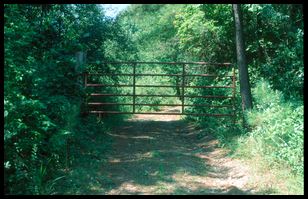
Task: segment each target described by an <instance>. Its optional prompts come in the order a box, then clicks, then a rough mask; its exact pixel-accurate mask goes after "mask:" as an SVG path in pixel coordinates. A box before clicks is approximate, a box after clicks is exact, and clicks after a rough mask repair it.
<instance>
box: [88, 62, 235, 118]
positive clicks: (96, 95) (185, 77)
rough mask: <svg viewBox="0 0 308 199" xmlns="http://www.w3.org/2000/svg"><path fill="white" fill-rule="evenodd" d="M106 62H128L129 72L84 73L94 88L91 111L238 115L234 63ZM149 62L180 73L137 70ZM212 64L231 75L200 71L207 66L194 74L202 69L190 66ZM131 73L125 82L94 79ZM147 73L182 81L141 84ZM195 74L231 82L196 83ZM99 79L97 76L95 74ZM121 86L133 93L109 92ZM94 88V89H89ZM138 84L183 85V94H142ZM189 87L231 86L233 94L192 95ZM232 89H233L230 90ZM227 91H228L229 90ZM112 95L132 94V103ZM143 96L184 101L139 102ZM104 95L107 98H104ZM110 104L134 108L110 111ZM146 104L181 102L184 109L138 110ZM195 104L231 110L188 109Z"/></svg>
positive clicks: (221, 87) (150, 85) (92, 90)
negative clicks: (193, 101)
mask: <svg viewBox="0 0 308 199" xmlns="http://www.w3.org/2000/svg"><path fill="white" fill-rule="evenodd" d="M102 64H108V65H112V66H113V67H117V66H119V65H122V66H123V65H125V67H126V68H129V70H128V71H130V72H128V73H124V74H123V73H122V74H119V73H111V72H110V71H109V72H104V73H91V72H85V73H84V84H85V87H86V89H87V90H91V91H90V92H88V97H89V98H88V100H87V101H86V105H87V110H88V113H92V114H99V116H101V115H106V114H159V115H192V116H214V117H233V118H234V119H235V117H236V114H235V91H236V84H235V81H236V76H235V69H234V67H232V65H231V63H207V62H103V63H102ZM141 65H146V66H147V67H151V66H153V67H154V66H156V67H157V66H166V65H168V66H169V67H170V66H172V67H177V71H178V73H177V74H165V73H164V74H162V73H159V74H158V73H151V74H149V73H147V74H142V73H137V72H136V70H137V69H138V67H139V66H141ZM191 66H192V67H199V68H200V67H211V68H212V69H213V68H214V70H217V69H218V70H219V68H221V67H222V68H224V69H223V70H224V71H227V72H228V74H227V75H225V74H224V75H219V74H218V73H215V72H214V74H211V73H209V72H207V73H202V72H200V71H205V70H199V73H198V74H191V73H190V71H198V70H194V69H190V68H189V67H191ZM103 76H104V77H108V76H113V77H115V76H116V77H125V76H126V77H130V78H131V80H130V81H127V82H126V83H125V84H109V83H99V82H95V80H93V77H96V80H97V79H98V78H99V77H103ZM146 76H151V77H154V76H157V77H159V76H160V77H169V78H173V77H175V78H178V79H180V81H178V84H177V85H152V84H148V83H150V82H148V83H147V84H137V79H138V78H140V77H146ZM192 77H193V78H194V77H200V78H225V80H228V82H229V83H226V84H225V85H194V80H191V79H189V78H192ZM94 79H95V78H94ZM112 87H113V88H114V87H115V88H120V87H127V88H130V89H131V93H124V94H123V93H117V92H115V91H113V92H112V93H106V91H108V89H109V90H112V89H111V88H112ZM89 88H90V89H89ZM101 88H103V89H104V93H102V92H101V91H100V89H101ZM136 88H143V89H148V88H157V89H159V88H176V89H178V90H179V89H180V91H181V92H180V94H179V93H178V94H176V95H174V94H173V95H172V94H170V93H169V92H168V93H165V94H154V93H153V94H138V93H136ZM189 88H198V89H231V90H229V93H231V94H230V95H191V94H187V91H186V90H187V89H189ZM230 91H231V92H230ZM225 93H227V92H225ZM109 97H128V98H130V99H131V102H130V103H127V102H126V103H123V102H118V101H117V102H113V101H108V100H107V99H109ZM143 97H164V98H165V97H168V98H169V97H171V98H172V97H173V98H181V103H176V104H159V103H138V102H136V99H138V98H143ZM102 98H104V99H103V100H102ZM189 98H203V99H210V100H211V101H215V100H219V99H230V103H228V104H219V105H215V104H214V105H213V104H211V103H209V104H208V103H206V104H204V103H199V104H191V103H187V101H188V100H187V99H189ZM110 106H130V107H131V111H110V110H106V109H107V108H106V107H110ZM140 106H141V107H142V106H156V107H160V106H178V107H181V111H180V112H147V111H145V112H141V111H138V110H136V107H140ZM193 106H195V107H196V106H199V107H210V108H212V109H213V108H214V109H217V110H218V109H220V108H227V109H228V110H229V111H230V112H231V113H230V112H229V113H206V112H201V113H191V112H187V111H185V108H186V107H193Z"/></svg>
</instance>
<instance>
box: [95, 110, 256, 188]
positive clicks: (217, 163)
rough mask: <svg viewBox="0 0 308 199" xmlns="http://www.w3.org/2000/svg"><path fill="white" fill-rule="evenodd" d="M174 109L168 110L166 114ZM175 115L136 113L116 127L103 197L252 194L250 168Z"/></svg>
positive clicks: (105, 166)
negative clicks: (107, 188)
mask: <svg viewBox="0 0 308 199" xmlns="http://www.w3.org/2000/svg"><path fill="white" fill-rule="evenodd" d="M170 111H172V110H170ZM198 132H200V130H196V129H195V128H194V126H193V125H192V124H189V123H187V122H185V121H182V120H180V117H179V116H161V115H154V116H153V115H151V116H150V115H138V116H136V117H135V118H133V119H130V120H128V121H126V122H125V123H124V124H123V125H121V126H119V127H118V128H116V129H114V130H113V132H112V133H110V135H111V136H112V137H113V138H114V145H113V149H112V150H113V151H112V153H111V154H110V156H109V157H108V162H107V163H106V164H104V166H103V168H101V169H102V170H101V173H102V174H103V175H105V176H108V178H109V179H111V180H110V181H109V184H108V185H104V186H109V187H110V188H109V190H108V191H107V192H106V194H252V191H251V189H249V188H247V186H248V185H247V183H248V178H249V177H248V173H249V172H248V169H247V167H245V166H244V164H242V163H241V162H239V161H238V160H233V159H231V158H229V157H227V156H226V151H224V150H222V149H220V148H218V147H217V140H215V139H214V138H213V137H211V136H207V137H203V138H202V139H201V138H199V136H198Z"/></svg>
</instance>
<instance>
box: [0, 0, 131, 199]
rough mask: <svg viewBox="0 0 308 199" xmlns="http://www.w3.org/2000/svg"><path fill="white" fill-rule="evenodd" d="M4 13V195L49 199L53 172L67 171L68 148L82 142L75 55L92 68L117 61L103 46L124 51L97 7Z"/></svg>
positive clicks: (19, 8)
mask: <svg viewBox="0 0 308 199" xmlns="http://www.w3.org/2000/svg"><path fill="white" fill-rule="evenodd" d="M4 10H5V12H4V22H5V24H4V41H5V42H4V49H5V51H4V52H5V69H4V119H5V124H4V129H5V130H4V142H5V152H4V167H5V172H4V173H5V179H4V181H5V192H6V193H14V194H42V193H49V192H51V191H52V190H51V188H49V189H48V190H46V189H45V188H46V186H47V185H48V183H47V182H50V183H49V185H48V186H49V187H50V185H52V183H51V182H54V179H57V178H56V177H57V176H56V175H55V174H56V171H57V170H58V169H60V168H64V167H67V166H68V165H69V164H70V163H69V162H67V160H66V156H67V154H66V151H67V146H72V145H74V143H75V142H76V144H77V143H78V142H79V141H78V139H79V138H80V134H83V133H81V128H80V126H79V125H80V120H81V117H83V116H81V115H80V113H82V112H83V111H84V107H83V101H84V98H85V91H84V89H83V84H82V82H81V80H80V73H81V72H82V71H83V69H82V68H81V67H79V68H78V67H76V59H75V53H76V52H78V51H80V50H83V51H86V52H87V55H88V57H89V59H90V60H91V58H94V57H95V60H96V59H105V55H107V54H108V56H109V59H112V58H114V59H116V58H117V57H112V56H111V54H110V52H108V53H106V51H105V49H106V48H105V46H106V45H108V46H116V47H114V48H122V49H125V48H126V47H127V48H128V45H126V44H125V38H124V36H123V33H122V32H121V30H120V29H119V28H118V27H117V25H116V24H115V22H113V21H112V19H109V18H107V17H104V13H103V12H102V9H101V8H100V7H99V6H97V5H14V4H12V5H5V8H4ZM115 30H116V31H115ZM113 56H115V55H113ZM117 56H121V54H120V53H118V55H117ZM89 70H92V71H93V70H94V71H95V70H96V71H98V70H107V69H106V68H103V69H102V68H101V67H97V66H96V67H95V66H92V67H91V66H89ZM109 81H115V80H112V79H110V80H109ZM93 122H94V123H93ZM82 124H84V126H86V127H87V126H88V127H89V125H94V124H95V125H100V124H96V122H95V121H92V122H90V121H88V122H86V121H85V122H83V123H82ZM97 128H99V126H97ZM86 131H88V132H90V131H93V129H90V128H88V129H87V130H86ZM67 142H69V143H67ZM71 160H72V158H71ZM43 185H44V186H45V187H43Z"/></svg>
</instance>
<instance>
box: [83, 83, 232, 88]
mask: <svg viewBox="0 0 308 199" xmlns="http://www.w3.org/2000/svg"><path fill="white" fill-rule="evenodd" d="M86 86H87V87H133V85H129V84H127V85H125V84H118V85H117V84H87V85H86ZM135 87H165V88H176V87H181V86H173V85H136V86H135ZM184 87H185V88H233V86H184Z"/></svg>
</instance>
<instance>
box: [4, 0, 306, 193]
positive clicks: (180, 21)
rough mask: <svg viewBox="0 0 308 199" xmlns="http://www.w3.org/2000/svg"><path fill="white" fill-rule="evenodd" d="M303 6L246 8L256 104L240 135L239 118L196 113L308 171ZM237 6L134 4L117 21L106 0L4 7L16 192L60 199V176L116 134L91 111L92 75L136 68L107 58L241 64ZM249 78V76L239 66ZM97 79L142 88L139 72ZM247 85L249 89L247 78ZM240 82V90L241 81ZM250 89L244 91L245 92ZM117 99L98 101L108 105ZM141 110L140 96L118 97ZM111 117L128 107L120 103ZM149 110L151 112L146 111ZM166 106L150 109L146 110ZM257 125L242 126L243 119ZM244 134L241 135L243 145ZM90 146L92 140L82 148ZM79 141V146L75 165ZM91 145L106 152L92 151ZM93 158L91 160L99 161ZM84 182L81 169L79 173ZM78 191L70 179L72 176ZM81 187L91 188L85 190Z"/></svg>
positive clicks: (211, 128) (210, 127)
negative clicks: (88, 84)
mask: <svg viewBox="0 0 308 199" xmlns="http://www.w3.org/2000/svg"><path fill="white" fill-rule="evenodd" d="M302 9H303V8H302V5H295V4H286V5H280V4H275V5H273V4H262V5H260V4H245V5H242V12H243V27H244V37H245V43H246V47H247V49H246V53H247V61H248V65H249V67H248V69H249V75H250V79H251V82H252V87H253V95H254V103H255V104H256V106H255V109H254V110H252V112H249V113H242V112H241V104H240V101H241V100H240V99H239V97H238V95H237V99H236V105H237V110H236V113H237V115H238V118H237V119H238V121H237V124H236V128H232V129H229V128H226V127H227V125H228V124H230V121H226V120H223V119H222V120H218V119H216V118H210V117H191V118H187V119H189V120H195V121H196V123H197V124H199V125H200V126H203V127H205V128H206V129H207V132H213V133H215V134H216V136H217V137H218V138H219V139H220V140H222V141H225V143H224V144H226V142H228V141H229V140H228V139H227V138H228V137H232V136H238V135H240V134H243V135H244V136H243V137H241V140H240V141H241V144H239V146H241V147H244V148H246V149H247V150H246V151H245V153H246V155H247V154H250V155H248V156H250V157H251V156H253V153H257V154H260V155H262V156H263V157H264V158H265V159H267V160H268V162H270V163H271V164H272V163H273V162H275V161H277V162H278V164H285V163H286V164H287V165H288V166H289V167H290V168H291V170H292V171H293V173H295V174H298V175H302V174H303V104H302V100H303V80H304V70H303V68H304V65H303V34H304V30H303V26H304V22H303V12H302ZM232 15H233V13H232V8H231V5H226V4H212V5H207V4H195V5H190V4H187V5H182V4H175V5H169V4H155V5H131V6H129V7H128V8H127V10H125V11H124V12H122V13H120V15H118V16H117V17H116V18H110V17H106V16H105V13H104V10H103V9H102V8H101V6H100V5H94V4H89V5H83V4H77V5H72V4H58V5H50V4H48V5H40V4H35V5H28V4H22V5H14V4H11V5H5V6H4V53H5V60H4V65H5V67H4V119H5V124H4V143H5V146H4V149H5V151H4V186H5V193H7V194H51V193H57V192H56V191H55V190H54V187H55V184H56V183H57V182H58V181H60V180H63V178H64V177H65V176H66V174H65V173H63V172H59V171H61V169H63V168H65V167H69V166H70V165H72V163H73V161H74V154H76V156H78V151H80V150H82V148H83V147H86V146H85V145H87V144H88V145H91V144H89V143H90V141H85V140H87V139H88V140H91V139H93V137H96V136H97V135H100V136H101V137H99V138H98V137H97V138H98V139H103V140H106V146H100V147H101V150H107V148H108V144H110V140H109V139H108V138H106V137H104V132H106V130H107V129H108V125H109V124H111V123H112V122H111V121H112V120H108V122H106V121H105V122H97V120H96V119H95V118H94V117H91V116H87V115H83V114H81V113H83V112H84V110H85V108H86V107H84V103H83V102H84V100H85V99H86V100H93V99H89V98H86V93H87V92H90V91H91V89H93V88H89V89H88V90H85V89H84V87H83V83H82V80H81V79H82V78H81V76H80V74H81V73H82V72H83V71H85V70H87V71H89V72H101V73H111V72H115V73H131V72H132V68H131V66H128V65H125V64H124V65H119V66H114V65H110V64H101V62H102V61H106V60H107V61H113V60H118V61H128V60H133V61H138V60H139V61H206V62H231V63H233V65H235V63H236V55H235V39H234V38H235V35H234V34H235V33H234V21H233V16H232ZM79 51H83V52H86V54H87V64H86V66H85V65H81V66H78V65H77V63H76V57H75V54H76V53H77V52H79ZM137 70H138V71H137V73H162V74H164V73H165V74H167V73H171V74H180V73H181V67H172V66H168V65H164V66H160V67H154V66H149V65H142V66H140V67H138V69H137ZM186 70H187V71H190V72H191V74H198V73H215V74H218V75H230V74H231V73H232V71H231V70H229V69H222V68H216V69H215V68H212V67H205V68H197V67H190V66H187V68H186ZM236 72H237V69H236ZM89 81H92V82H96V83H106V84H111V83H118V84H126V83H128V82H131V81H132V79H131V77H123V78H122V77H121V78H116V77H113V76H108V77H107V76H104V77H100V78H96V77H92V79H89ZM149 83H151V84H153V85H155V84H156V85H159V84H160V85H164V84H165V85H179V84H180V83H181V82H180V79H179V78H178V77H168V78H165V77H156V78H153V77H148V76H146V77H142V78H139V79H138V80H137V84H149ZM186 83H187V84H188V83H192V84H193V85H230V84H231V83H232V82H231V79H230V78H216V79H211V78H194V79H193V78H192V79H187V80H186ZM237 84H238V82H237ZM237 87H239V86H238V85H237ZM102 89H103V90H101V92H105V93H110V92H118V93H124V94H125V93H129V92H131V89H129V88H118V89H117V90H115V88H102ZM186 92H187V93H188V94H191V95H231V94H232V93H231V90H226V89H212V90H211V89H187V90H186ZM237 92H238V91H237ZM136 93H137V94H154V93H155V94H172V93H173V94H175V95H181V90H179V89H178V88H159V89H156V88H148V89H142V88H137V89H136ZM105 99H106V98H102V99H96V100H100V101H101V102H103V101H104V100H105ZM107 100H108V102H122V103H131V101H130V100H131V99H128V98H124V97H118V98H108V99H107ZM187 100H188V101H187V103H189V104H206V103H207V104H211V105H224V104H230V103H232V102H231V101H230V100H229V101H228V100H216V101H214V100H211V99H207V100H204V99H201V98H192V99H187ZM180 101H181V98H180V97H179V98H138V99H137V103H152V104H158V103H177V104H178V103H180ZM108 109H110V110H118V109H121V110H126V111H131V110H130V109H128V108H126V107H116V106H114V107H113V106H109V107H108ZM137 109H138V110H139V109H142V108H141V107H137ZM151 109H154V110H158V108H157V107H156V108H155V107H144V108H143V109H142V110H144V111H145V110H151ZM186 111H188V112H192V113H203V112H207V113H217V111H218V112H219V113H228V110H227V109H219V110H218V109H208V108H207V109H205V108H204V107H188V108H187V109H186ZM243 115H244V116H245V117H246V118H247V119H248V125H249V128H248V129H241V128H240V127H239V126H240V122H239V121H240V120H241V118H242V116H243ZM232 139H233V138H232ZM82 140H83V141H82ZM67 146H70V147H71V156H72V157H70V160H69V161H68V158H67ZM89 150H91V151H93V153H96V152H95V151H97V150H94V149H93V146H92V148H91V147H90V148H89ZM87 158H91V157H90V155H89V157H87ZM74 175H75V176H76V175H78V172H77V171H75V173H74V174H72V176H74ZM67 183H68V184H69V183H70V182H69V181H67ZM74 186H77V187H78V186H81V185H77V184H75V185H74Z"/></svg>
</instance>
